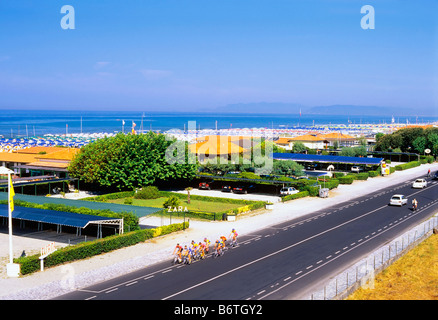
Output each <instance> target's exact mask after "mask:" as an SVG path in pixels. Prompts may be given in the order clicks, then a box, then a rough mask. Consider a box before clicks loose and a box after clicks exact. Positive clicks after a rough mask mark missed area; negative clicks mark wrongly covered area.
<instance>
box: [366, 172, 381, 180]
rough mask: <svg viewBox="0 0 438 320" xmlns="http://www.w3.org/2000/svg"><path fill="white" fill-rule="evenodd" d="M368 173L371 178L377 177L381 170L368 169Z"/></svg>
mask: <svg viewBox="0 0 438 320" xmlns="http://www.w3.org/2000/svg"><path fill="white" fill-rule="evenodd" d="M368 175H369V177H370V178H375V177H378V176H379V175H380V172H379V171H377V170H376V171H368Z"/></svg>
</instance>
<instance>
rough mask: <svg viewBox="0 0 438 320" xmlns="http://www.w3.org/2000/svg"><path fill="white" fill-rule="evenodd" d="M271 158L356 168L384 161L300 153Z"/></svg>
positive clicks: (379, 163)
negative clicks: (354, 166) (353, 166)
mask: <svg viewBox="0 0 438 320" xmlns="http://www.w3.org/2000/svg"><path fill="white" fill-rule="evenodd" d="M272 158H273V159H274V160H292V161H295V162H298V163H325V164H334V165H339V164H345V165H356V166H379V165H381V164H382V162H383V161H384V158H368V157H346V156H331V155H316V154H301V153H273V154H272Z"/></svg>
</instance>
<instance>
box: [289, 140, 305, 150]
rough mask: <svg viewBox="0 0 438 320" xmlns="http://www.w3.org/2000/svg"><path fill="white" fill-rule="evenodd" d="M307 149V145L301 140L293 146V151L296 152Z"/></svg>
mask: <svg viewBox="0 0 438 320" xmlns="http://www.w3.org/2000/svg"><path fill="white" fill-rule="evenodd" d="M306 150H307V148H306V146H305V145H304V143H302V142H300V141H297V142H294V145H293V146H292V152H294V153H302V152H304V151H306Z"/></svg>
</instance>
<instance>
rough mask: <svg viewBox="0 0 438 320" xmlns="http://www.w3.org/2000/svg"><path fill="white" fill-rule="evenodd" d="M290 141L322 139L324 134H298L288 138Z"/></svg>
mask: <svg viewBox="0 0 438 320" xmlns="http://www.w3.org/2000/svg"><path fill="white" fill-rule="evenodd" d="M290 140H291V141H324V140H325V138H324V136H322V135H320V134H305V135H303V136H298V137H294V138H290Z"/></svg>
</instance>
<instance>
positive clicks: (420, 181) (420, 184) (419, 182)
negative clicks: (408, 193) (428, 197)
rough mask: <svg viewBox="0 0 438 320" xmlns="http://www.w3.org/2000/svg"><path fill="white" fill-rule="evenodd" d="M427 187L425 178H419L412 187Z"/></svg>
mask: <svg viewBox="0 0 438 320" xmlns="http://www.w3.org/2000/svg"><path fill="white" fill-rule="evenodd" d="M425 187H427V181H426V180H425V179H417V180H415V181H414V183H413V184H412V188H420V189H422V188H425Z"/></svg>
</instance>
